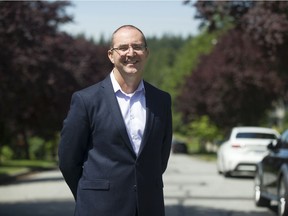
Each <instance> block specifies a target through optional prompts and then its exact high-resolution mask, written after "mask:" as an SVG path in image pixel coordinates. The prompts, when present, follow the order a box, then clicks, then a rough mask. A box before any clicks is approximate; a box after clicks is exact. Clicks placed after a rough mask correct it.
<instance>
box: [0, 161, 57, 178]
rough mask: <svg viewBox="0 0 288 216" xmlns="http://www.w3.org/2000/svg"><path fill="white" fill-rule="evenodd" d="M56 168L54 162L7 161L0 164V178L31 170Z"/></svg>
mask: <svg viewBox="0 0 288 216" xmlns="http://www.w3.org/2000/svg"><path fill="white" fill-rule="evenodd" d="M56 167H57V163H56V162H55V161H41V160H8V161H4V162H1V164H0V177H1V176H2V177H5V176H13V175H17V174H20V173H24V172H29V171H33V170H47V169H54V168H56Z"/></svg>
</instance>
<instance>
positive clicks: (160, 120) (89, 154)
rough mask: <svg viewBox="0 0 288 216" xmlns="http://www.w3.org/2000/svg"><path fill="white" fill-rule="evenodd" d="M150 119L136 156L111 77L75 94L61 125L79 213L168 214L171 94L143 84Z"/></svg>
mask: <svg viewBox="0 0 288 216" xmlns="http://www.w3.org/2000/svg"><path fill="white" fill-rule="evenodd" d="M144 87H145V95H146V108H147V115H146V116H147V120H146V127H145V130H144V136H143V140H142V143H141V147H140V151H139V154H138V157H137V156H136V154H135V152H134V151H133V148H132V144H131V143H130V140H129V137H128V134H127V131H126V127H125V123H124V120H123V118H122V114H121V111H120V107H119V105H118V102H117V99H116V97H115V94H114V91H113V87H112V83H111V80H110V76H108V77H107V78H106V79H104V80H103V81H101V82H99V83H97V84H95V85H93V86H90V87H88V88H86V89H83V90H80V91H78V92H75V93H74V94H73V96H72V100H71V105H70V110H69V112H68V115H67V117H66V119H65V120H64V123H63V129H62V131H61V141H60V144H59V152H58V154H59V168H60V170H61V172H62V174H63V176H64V178H65V181H66V183H67V184H68V186H69V188H70V189H71V191H72V193H73V195H74V198H75V200H76V208H75V215H79V216H90V215H91V216H92V215H93V216H96V215H97V216H115V215H117V216H134V215H135V212H136V209H137V211H138V215H139V216H164V215H165V210H164V197H163V181H162V174H163V173H164V171H165V169H166V167H167V163H168V158H169V155H170V148H171V139H172V116H171V97H170V95H169V94H168V93H166V92H164V91H161V90H159V89H157V88H155V87H153V86H152V85H150V84H149V83H147V82H144Z"/></svg>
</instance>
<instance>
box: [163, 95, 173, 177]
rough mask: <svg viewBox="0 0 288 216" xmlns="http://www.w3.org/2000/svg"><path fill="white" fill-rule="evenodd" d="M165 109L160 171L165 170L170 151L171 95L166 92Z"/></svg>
mask: <svg viewBox="0 0 288 216" xmlns="http://www.w3.org/2000/svg"><path fill="white" fill-rule="evenodd" d="M167 95H168V97H167V98H168V99H167V101H168V102H167V109H166V115H167V116H166V127H165V135H164V138H163V145H162V173H164V172H165V170H166V168H167V163H168V159H169V156H170V151H171V142H172V111H171V96H170V95H169V94H168V93H167Z"/></svg>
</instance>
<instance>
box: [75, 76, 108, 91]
mask: <svg viewBox="0 0 288 216" xmlns="http://www.w3.org/2000/svg"><path fill="white" fill-rule="evenodd" d="M107 79H109V77H106V78H104V79H103V80H100V81H99V82H97V83H95V84H93V85H90V86H87V87H85V88H83V89H80V90H78V91H76V92H75V93H76V94H81V95H91V94H95V93H97V92H98V91H99V90H100V89H102V88H103V87H104V86H107V84H106V83H107V81H108V80H107Z"/></svg>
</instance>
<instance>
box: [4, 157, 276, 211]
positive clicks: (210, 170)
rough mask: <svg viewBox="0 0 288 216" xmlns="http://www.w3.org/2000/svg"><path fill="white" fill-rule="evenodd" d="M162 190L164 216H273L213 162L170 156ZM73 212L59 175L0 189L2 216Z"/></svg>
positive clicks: (246, 185) (248, 187) (245, 181)
mask: <svg viewBox="0 0 288 216" xmlns="http://www.w3.org/2000/svg"><path fill="white" fill-rule="evenodd" d="M164 184H165V188H164V193H165V203H166V216H211V215H213V216H273V215H275V214H274V213H273V212H272V211H270V210H269V209H266V208H257V207H255V206H254V203H253V200H252V190H253V189H252V188H253V179H251V178H224V177H222V176H220V175H218V174H217V171H216V165H215V163H214V162H203V161H199V160H196V159H193V158H191V157H189V156H185V155H171V158H170V161H169V166H168V170H167V171H166V173H165V175H164ZM73 209H74V201H73V198H72V196H71V193H70V191H69V189H68V187H67V186H66V184H65V182H64V181H63V179H62V176H61V174H60V173H59V171H58V170H55V171H48V172H42V173H37V174H34V175H30V176H27V177H25V178H23V179H21V180H19V181H17V182H13V183H12V184H9V185H2V186H0V215H1V216H16V215H21V216H69V215H73ZM115 216H117V215H115Z"/></svg>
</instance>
